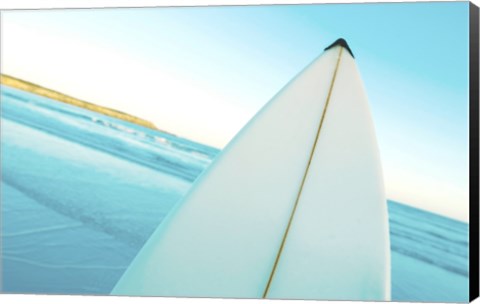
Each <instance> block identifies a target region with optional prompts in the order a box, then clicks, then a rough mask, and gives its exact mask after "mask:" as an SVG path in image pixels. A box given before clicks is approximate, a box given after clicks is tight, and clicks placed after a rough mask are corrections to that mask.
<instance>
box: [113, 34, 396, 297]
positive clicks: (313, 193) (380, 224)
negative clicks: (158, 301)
mask: <svg viewBox="0 0 480 304" xmlns="http://www.w3.org/2000/svg"><path fill="white" fill-rule="evenodd" d="M112 294H117V295H151V296H153V295H155V296H182V297H234V298H262V297H263V298H290V299H336V300H384V301H385V300H389V299H390V244H389V232H388V218H387V208H386V200H385V195H384V188H383V179H382V171H381V166H380V157H379V152H378V147H377V143H376V137H375V132H374V127H373V123H372V118H371V116H370V111H369V107H368V102H367V99H366V95H365V92H364V90H363V87H362V82H361V79H360V76H359V73H358V71H357V68H356V64H355V61H354V58H353V55H352V54H351V51H350V49H349V48H348V45H347V44H346V42H345V41H344V40H343V39H339V40H338V41H337V42H335V43H334V44H332V45H331V46H330V47H328V48H327V49H326V51H325V52H324V53H323V54H322V55H321V56H319V57H318V58H317V59H316V60H314V61H313V62H312V63H311V64H310V65H309V66H307V67H306V68H305V69H304V70H303V71H302V72H301V73H300V74H298V75H297V76H296V77H295V78H294V79H293V80H292V81H291V82H290V83H289V84H288V85H287V86H285V87H284V88H283V89H282V90H281V91H280V92H279V93H278V94H277V95H276V96H275V97H274V98H273V99H272V100H271V101H270V102H269V103H268V104H267V105H266V106H265V107H264V108H263V109H262V110H261V111H260V112H259V113H258V114H257V115H256V116H255V117H254V118H253V119H252V120H251V121H250V122H249V123H248V124H247V125H246V126H245V127H244V128H243V129H242V130H241V132H240V133H239V134H238V135H237V136H236V137H235V138H234V139H233V140H232V142H231V143H230V144H229V145H228V146H227V147H226V148H225V149H224V151H223V152H222V153H221V154H220V155H219V156H218V157H217V159H216V160H215V162H214V163H213V164H212V165H211V166H210V168H209V169H208V170H207V171H206V172H205V173H204V174H202V175H201V177H199V179H198V180H197V182H196V183H195V184H194V186H193V187H192V190H191V191H190V192H189V194H188V195H187V196H186V198H185V199H184V201H183V202H182V203H181V204H179V205H178V207H176V209H174V210H173V211H172V212H171V213H170V214H169V216H168V217H167V218H166V219H165V220H164V221H163V222H162V223H161V224H160V225H159V227H158V228H157V229H156V231H155V232H154V233H153V235H152V236H151V237H150V239H149V240H148V241H147V243H146V244H145V245H144V247H143V248H142V249H141V250H140V252H139V254H138V255H137V257H136V258H135V259H134V260H133V262H132V263H131V265H130V266H129V267H128V269H127V271H126V272H125V273H124V275H123V276H122V278H121V279H120V281H119V282H118V283H117V285H116V286H115V288H114V289H113V291H112Z"/></svg>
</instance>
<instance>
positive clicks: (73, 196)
mask: <svg viewBox="0 0 480 304" xmlns="http://www.w3.org/2000/svg"><path fill="white" fill-rule="evenodd" d="M1 98H2V99H1V107H2V108H1V109H2V112H1V149H2V155H1V156H2V158H1V165H2V176H1V199H2V222H1V225H2V246H3V248H2V250H3V252H2V265H3V268H2V276H3V286H2V291H3V292H8V293H47V294H66V293H68V294H108V293H109V292H110V290H111V289H112V288H113V286H114V285H115V283H116V282H117V280H118V279H119V277H120V276H121V274H122V273H123V271H124V270H125V268H126V267H127V266H128V264H129V262H130V261H131V260H132V259H133V257H134V256H135V254H136V253H137V252H138V250H139V249H140V248H141V246H142V245H143V243H144V242H145V241H146V239H147V238H148V237H149V235H150V234H151V233H152V232H153V230H154V229H155V228H156V226H157V225H158V224H159V223H160V222H161V221H162V219H163V218H164V217H165V215H166V214H167V213H168V211H169V210H170V209H171V208H172V206H174V205H175V204H176V203H177V202H178V201H179V200H181V198H182V196H183V195H184V194H185V193H186V192H187V191H188V189H189V188H190V186H191V185H192V182H193V181H194V179H195V178H196V177H197V176H198V175H199V174H200V173H201V172H202V171H203V170H204V169H205V168H206V167H208V165H209V164H210V163H211V161H212V160H213V159H214V158H215V156H216V155H217V154H218V153H219V151H218V150H217V149H214V148H211V147H208V146H204V145H201V144H198V143H194V142H191V141H188V140H186V139H183V138H179V137H176V136H173V135H171V134H167V133H162V132H158V131H153V130H149V129H146V128H143V127H139V126H136V125H132V124H129V123H126V122H123V121H119V120H116V119H113V118H109V117H106V116H103V115H101V114H98V113H93V112H90V111H87V110H84V109H79V108H76V107H72V106H69V105H66V104H62V103H58V102H56V101H53V100H50V99H47V98H43V97H40V96H36V95H33V94H29V93H26V92H23V91H19V90H16V89H12V88H9V87H5V86H2V91H1ZM388 207H389V218H390V229H391V247H392V300H395V301H442V302H448V301H454V302H464V301H467V299H468V225H467V224H465V223H462V222H458V221H455V220H452V219H448V218H445V217H441V216H438V215H435V214H432V213H429V212H426V211H422V210H419V209H415V208H412V207H409V206H407V205H404V204H400V203H397V202H393V201H389V202H388Z"/></svg>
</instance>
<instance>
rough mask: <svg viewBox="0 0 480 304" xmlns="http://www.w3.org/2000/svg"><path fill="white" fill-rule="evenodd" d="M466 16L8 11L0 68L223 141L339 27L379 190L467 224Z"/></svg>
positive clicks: (289, 9)
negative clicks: (371, 141)
mask: <svg viewBox="0 0 480 304" xmlns="http://www.w3.org/2000/svg"><path fill="white" fill-rule="evenodd" d="M467 17H468V3H467V2H456V3H403V4H402V3H397V4H349V5H344V4H327V5H295V6H285V5H283V6H257V7H197V8H180V7H179V8H143V9H142V8H140V9H103V10H51V11H18V12H14V11H11V12H4V13H2V37H3V38H2V72H3V73H7V74H11V75H13V76H17V77H20V78H24V79H26V80H30V81H32V82H36V83H39V84H42V85H44V86H47V87H51V88H54V89H56V90H59V91H62V92H65V93H68V94H71V95H73V96H76V97H79V98H83V99H86V100H89V101H92V102H96V103H99V104H103V105H106V106H110V107H113V108H117V109H120V110H123V111H126V112H130V113H132V114H136V115H139V116H141V117H144V118H147V119H149V120H152V121H154V122H155V123H156V125H157V126H158V127H159V128H161V129H165V130H167V131H170V132H174V133H177V134H179V135H182V136H185V137H188V138H191V139H194V140H197V141H201V142H204V143H207V144H211V145H215V146H217V147H222V146H224V145H225V144H226V143H227V142H228V141H229V140H230V139H231V138H232V137H233V136H234V135H235V134H236V132H237V131H238V130H239V129H240V128H241V127H242V126H243V125H244V124H245V123H246V122H247V121H248V119H249V118H251V117H252V116H253V115H254V114H255V113H256V111H257V110H258V109H260V108H261V106H263V105H264V104H265V103H266V102H267V101H268V100H269V99H270V98H271V97H272V96H273V95H274V94H275V93H276V92H277V91H278V90H279V89H281V87H282V86H283V85H284V84H286V83H287V82H288V81H289V80H290V79H291V78H292V77H293V76H295V75H296V73H298V72H299V71H300V70H301V69H302V68H303V67H304V66H305V65H307V64H308V63H309V62H310V61H311V60H313V59H314V58H315V57H317V56H318V55H319V54H320V53H321V52H322V50H323V49H324V48H325V47H326V46H328V45H329V44H330V43H331V42H333V41H334V40H336V39H337V38H338V37H344V38H345V39H347V41H348V42H349V44H350V46H351V48H352V50H353V52H354V54H355V56H356V59H357V63H358V66H359V69H360V72H361V74H362V77H363V80H364V83H365V86H366V91H367V94H368V96H369V101H370V104H371V109H372V112H373V116H374V121H375V125H376V129H377V135H378V140H379V145H380V150H381V154H382V161H383V166H384V171H385V181H386V189H387V196H388V197H389V198H391V199H396V200H399V201H402V202H405V203H409V204H412V205H415V206H419V207H421V208H426V209H429V210H433V211H435V212H439V213H442V214H445V215H448V216H451V217H455V218H459V219H462V220H465V221H466V220H467V218H468V18H467ZM86 76H88V77H86Z"/></svg>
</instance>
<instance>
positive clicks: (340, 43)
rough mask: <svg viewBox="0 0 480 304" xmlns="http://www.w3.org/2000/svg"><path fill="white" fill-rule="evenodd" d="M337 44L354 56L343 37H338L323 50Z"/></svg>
mask: <svg viewBox="0 0 480 304" xmlns="http://www.w3.org/2000/svg"><path fill="white" fill-rule="evenodd" d="M337 45H339V46H341V47H343V48H344V49H346V50H347V51H348V52H349V53H350V55H352V57H353V58H355V56H353V52H352V50H351V49H350V46H348V43H347V41H346V40H345V39H343V38H339V39H337V40H336V41H335V42H334V43H332V44H330V45H329V46H327V47H326V48H325V51H326V50H329V49H331V48H333V47H336V46H337Z"/></svg>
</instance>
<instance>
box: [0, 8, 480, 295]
mask: <svg viewBox="0 0 480 304" xmlns="http://www.w3.org/2000/svg"><path fill="white" fill-rule="evenodd" d="M436 1H438V0H436ZM440 1H443V0H440ZM348 2H380V1H372V0H363V1H351V0H350V1H348V0H343V1H342V0H324V1H318V0H1V1H0V9H19V8H28V9H31V8H87V7H139V6H142V7H149V6H172V5H177V6H182V5H183V6H192V5H219V4H223V5H227V4H228V5H234V4H237V5H238V4H240V5H245V4H293V3H348ZM381 2H400V1H398V0H382V1H381ZM402 2H419V1H414V0H403V1H402ZM472 2H473V3H475V4H476V5H477V6H480V0H473V1H472ZM0 64H1V63H0ZM0 302H1V303H5V304H8V303H49V304H56V303H61V304H67V303H72V304H76V303H82V304H84V303H97V304H98V303H106V304H109V303H119V304H124V303H125V304H131V303H139V304H144V303H147V304H148V303H156V304H185V303H192V304H207V303H212V304H260V303H262V304H267V303H279V304H300V303H303V304H307V303H332V302H328V301H290V300H289V301H286V300H239V299H187V298H160V297H149V298H147V297H142V298H139V297H113V296H109V297H107V296H44V295H0ZM336 303H349V304H354V303H358V302H336ZM364 303H374V302H364ZM474 303H476V304H480V300H479V299H477V300H476V301H475V302H474Z"/></svg>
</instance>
